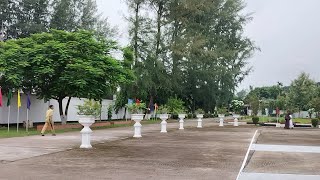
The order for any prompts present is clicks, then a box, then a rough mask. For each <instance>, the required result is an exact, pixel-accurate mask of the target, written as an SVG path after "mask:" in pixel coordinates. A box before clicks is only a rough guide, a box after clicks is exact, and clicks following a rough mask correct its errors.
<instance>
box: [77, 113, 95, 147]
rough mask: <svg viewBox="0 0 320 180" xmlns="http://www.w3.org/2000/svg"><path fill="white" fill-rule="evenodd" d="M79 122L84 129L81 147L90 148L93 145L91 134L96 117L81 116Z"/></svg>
mask: <svg viewBox="0 0 320 180" xmlns="http://www.w3.org/2000/svg"><path fill="white" fill-rule="evenodd" d="M79 123H80V124H81V125H83V129H82V130H81V131H80V133H81V145H80V148H84V149H89V148H92V146H91V134H92V130H91V129H90V126H91V125H92V124H93V123H94V118H92V117H86V116H80V118H79Z"/></svg>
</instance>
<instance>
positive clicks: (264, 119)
mask: <svg viewBox="0 0 320 180" xmlns="http://www.w3.org/2000/svg"><path fill="white" fill-rule="evenodd" d="M246 119H247V122H252V119H251V118H250V117H247V118H246ZM281 121H284V117H280V118H279V122H281ZM264 122H273V123H274V122H277V118H276V117H265V116H260V117H259V123H264ZM293 122H295V123H301V124H311V119H307V118H293Z"/></svg>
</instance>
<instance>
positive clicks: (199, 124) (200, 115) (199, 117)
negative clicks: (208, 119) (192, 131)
mask: <svg viewBox="0 0 320 180" xmlns="http://www.w3.org/2000/svg"><path fill="white" fill-rule="evenodd" d="M197 118H198V120H197V121H198V126H197V128H202V118H203V114H198V115H197Z"/></svg>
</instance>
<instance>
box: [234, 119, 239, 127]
mask: <svg viewBox="0 0 320 180" xmlns="http://www.w3.org/2000/svg"><path fill="white" fill-rule="evenodd" d="M233 126H239V120H238V118H234V121H233Z"/></svg>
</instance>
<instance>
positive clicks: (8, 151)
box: [0, 119, 215, 162]
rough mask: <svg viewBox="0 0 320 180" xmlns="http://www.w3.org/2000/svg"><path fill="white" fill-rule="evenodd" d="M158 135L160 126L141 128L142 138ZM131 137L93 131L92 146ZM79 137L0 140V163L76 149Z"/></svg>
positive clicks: (126, 130)
mask: <svg viewBox="0 0 320 180" xmlns="http://www.w3.org/2000/svg"><path fill="white" fill-rule="evenodd" d="M208 124H211V125H212V124H215V121H214V120H213V119H210V120H204V122H203V126H204V127H205V126H206V125H208ZM185 126H189V127H196V126H197V122H196V120H187V121H186V123H185ZM167 127H168V130H170V129H175V128H176V129H178V127H179V124H178V122H177V123H168V126H167ZM156 131H159V133H160V124H148V125H143V127H142V136H143V134H144V133H149V132H156ZM132 136H133V127H122V128H111V129H104V130H94V131H93V134H92V141H91V143H92V144H97V143H101V142H105V141H112V140H118V139H125V138H129V137H132ZM80 138H81V135H80V131H79V132H69V133H63V134H58V135H57V136H51V135H50V134H48V135H46V136H44V137H43V136H40V135H38V136H28V137H15V138H4V139H0V161H2V162H5V161H9V162H10V161H16V160H20V159H25V158H31V157H35V156H40V155H44V154H51V153H55V152H60V151H65V150H68V149H72V148H78V147H79V146H80V144H81V139H80Z"/></svg>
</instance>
